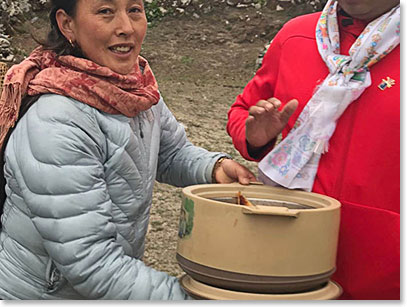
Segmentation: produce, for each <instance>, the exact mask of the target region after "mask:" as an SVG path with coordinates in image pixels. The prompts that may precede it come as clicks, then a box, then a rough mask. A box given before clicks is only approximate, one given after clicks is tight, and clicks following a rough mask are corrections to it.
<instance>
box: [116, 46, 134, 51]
mask: <svg viewBox="0 0 407 307" xmlns="http://www.w3.org/2000/svg"><path fill="white" fill-rule="evenodd" d="M130 49H131V48H130V47H125V46H117V47H112V50H113V51H117V52H123V53H124V52H129V51H130Z"/></svg>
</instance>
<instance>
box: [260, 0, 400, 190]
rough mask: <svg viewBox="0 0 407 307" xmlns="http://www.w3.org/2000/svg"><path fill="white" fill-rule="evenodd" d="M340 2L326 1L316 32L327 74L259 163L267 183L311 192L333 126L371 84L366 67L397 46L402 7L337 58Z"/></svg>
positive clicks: (379, 20)
mask: <svg viewBox="0 0 407 307" xmlns="http://www.w3.org/2000/svg"><path fill="white" fill-rule="evenodd" d="M337 10H338V3H337V1H336V0H329V1H328V3H327V4H326V6H325V8H324V10H323V11H322V14H321V17H320V19H319V21H318V24H317V28H316V40H317V45H318V50H319V53H320V55H321V57H322V59H323V60H324V61H325V63H326V65H327V66H328V68H329V75H328V76H327V77H326V79H325V80H324V82H323V83H322V84H321V85H320V86H318V87H317V89H316V91H315V93H314V95H313V96H312V97H311V99H310V100H309V102H308V103H307V105H306V107H305V108H304V109H303V111H302V112H301V114H300V115H299V117H298V120H297V122H296V124H295V125H294V128H292V129H291V131H290V133H289V134H288V135H287V137H286V138H285V139H284V140H283V141H282V142H281V143H279V144H278V145H277V146H276V147H275V148H274V149H273V150H272V151H271V152H269V153H268V154H267V155H266V156H265V157H264V158H263V159H262V160H261V161H260V163H259V166H258V167H259V180H261V181H263V182H264V183H265V184H270V185H280V186H284V187H286V188H290V189H303V190H306V191H311V189H312V186H313V184H314V180H315V175H316V173H317V170H318V164H319V160H320V158H321V155H322V154H323V153H325V152H327V151H328V142H329V139H330V138H331V136H332V134H333V133H334V131H335V128H336V122H337V120H338V119H339V118H340V116H341V115H342V113H343V112H344V111H345V110H346V108H347V107H348V106H349V104H350V103H351V102H353V101H354V100H356V99H357V98H358V97H359V96H360V95H361V94H362V93H363V91H364V90H365V89H366V88H368V87H369V86H370V85H371V78H370V72H369V67H370V66H372V65H374V64H375V63H377V62H378V61H380V60H381V59H382V58H383V57H385V56H386V55H387V54H389V53H390V52H391V51H392V50H393V49H394V48H395V47H396V46H397V45H399V43H400V5H397V6H396V7H394V8H393V9H391V10H390V11H388V12H387V13H385V14H384V15H382V16H380V17H378V18H377V19H375V20H373V21H372V22H370V23H369V24H368V25H367V26H366V28H365V29H364V30H363V32H362V33H361V34H360V36H359V37H358V38H357V40H356V41H355V43H354V44H353V45H352V46H351V48H350V50H349V56H346V55H341V54H340V53H339V52H340V51H339V50H340V40H339V27H338V20H337Z"/></svg>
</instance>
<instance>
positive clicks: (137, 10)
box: [130, 7, 142, 13]
mask: <svg viewBox="0 0 407 307" xmlns="http://www.w3.org/2000/svg"><path fill="white" fill-rule="evenodd" d="M140 12H142V9H141V8H139V7H132V8H131V9H130V13H140Z"/></svg>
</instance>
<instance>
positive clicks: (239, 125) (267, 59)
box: [226, 33, 281, 161]
mask: <svg viewBox="0 0 407 307" xmlns="http://www.w3.org/2000/svg"><path fill="white" fill-rule="evenodd" d="M280 36H281V35H280V33H278V34H277V35H276V36H275V38H274V39H273V41H272V42H271V44H270V47H269V49H268V50H267V52H266V54H265V56H264V59H263V63H262V66H261V67H260V69H259V70H258V71H257V72H256V75H255V76H254V77H253V79H252V80H250V82H249V83H248V84H247V85H246V87H245V88H244V90H243V93H241V94H240V95H239V96H237V98H236V101H235V102H234V103H233V105H232V106H231V108H230V110H229V112H228V123H227V127H226V128H227V132H228V133H229V135H230V136H231V137H232V141H233V144H234V146H235V147H236V149H237V150H238V151H239V152H240V154H241V155H242V156H243V157H244V158H245V159H247V160H252V161H253V160H255V161H258V160H259V159H255V158H253V157H251V156H250V154H249V153H248V151H247V144H246V119H247V117H248V114H249V111H248V110H249V108H250V107H251V106H253V105H255V104H256V103H257V102H258V101H259V100H261V99H269V98H271V97H273V96H274V88H275V85H276V82H277V75H278V69H279V59H280V52H281V47H280V46H281V44H280V42H281V39H280ZM265 153H267V151H265Z"/></svg>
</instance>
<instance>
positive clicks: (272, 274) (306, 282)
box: [177, 184, 340, 293]
mask: <svg viewBox="0 0 407 307" xmlns="http://www.w3.org/2000/svg"><path fill="white" fill-rule="evenodd" d="M238 191H240V192H241V193H242V194H243V195H244V196H245V197H247V198H248V199H249V200H251V201H252V202H253V203H254V204H256V203H257V204H259V203H260V204H262V203H263V204H268V205H267V206H265V205H256V207H254V208H253V207H247V206H242V205H237V204H232V203H226V202H224V201H223V200H227V199H229V200H231V199H233V198H234V197H236V195H237V192H238ZM214 199H217V200H214ZM222 199H223V200H222ZM220 200H222V201H220ZM293 208H294V209H293ZM339 219H340V203H339V202H338V201H337V200H335V199H332V198H330V197H326V196H323V195H319V194H315V193H308V192H303V191H293V190H287V189H283V188H275V187H270V186H264V185H249V186H243V185H239V184H216V185H215V184H210V185H197V186H190V187H187V188H185V189H183V205H182V214H181V221H180V231H179V237H180V238H179V240H178V250H177V259H178V262H179V264H180V266H181V267H182V268H183V269H184V271H185V272H186V273H187V274H189V275H190V276H191V277H193V278H194V279H196V280H199V281H202V282H205V283H207V284H211V285H214V286H219V287H223V288H228V289H233V290H239V291H256V292H262V293H263V292H264V293H293V292H296V291H306V290H308V289H312V288H313V287H318V286H320V285H322V284H324V283H326V282H327V281H328V280H329V278H330V276H331V275H332V273H333V272H334V270H335V261H336V251H337V243H338V232H339Z"/></svg>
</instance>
